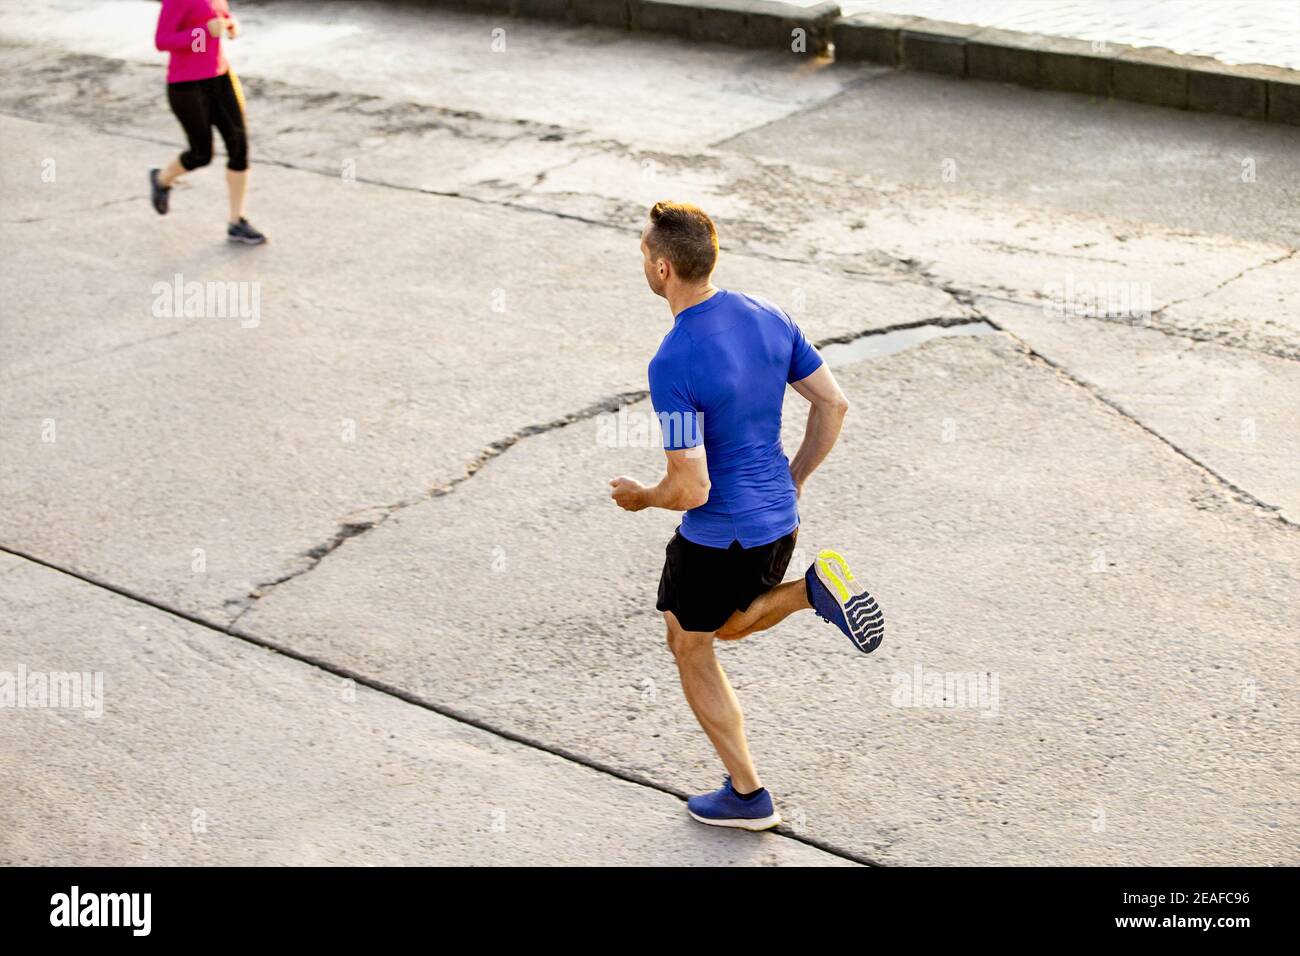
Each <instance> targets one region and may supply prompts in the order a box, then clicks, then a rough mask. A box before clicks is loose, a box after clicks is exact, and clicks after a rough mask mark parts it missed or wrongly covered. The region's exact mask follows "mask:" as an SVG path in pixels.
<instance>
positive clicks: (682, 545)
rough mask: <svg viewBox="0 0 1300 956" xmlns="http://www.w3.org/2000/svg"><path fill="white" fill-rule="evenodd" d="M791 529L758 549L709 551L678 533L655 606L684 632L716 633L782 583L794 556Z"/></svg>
mask: <svg viewBox="0 0 1300 956" xmlns="http://www.w3.org/2000/svg"><path fill="white" fill-rule="evenodd" d="M798 534H799V529H798V528H795V529H794V530H793V531H791V532H790V533H789V534H787V535H786V536H785V537H784V538H778V539H777V540H775V541H773V542H772V543H770V544H761V545H759V546H758V547H756V548H742V547H741V546H740V542H739V541H733V542H731V547H729V548H710V547H706V546H705V545H702V544H696V543H695V542H694V541H687V540H686V539H685V538H683V537H682V533H681V530H680V529H679V530H678V531H677V533H676V534H675V535H673V539H672V540H671V541H669V542H668V547H667V548H666V549H665V554H666V558H665V560H664V573H663V575H662V576H661V577H660V578H659V600H658V602H656V604H655V607H657V608H658V609H659V610H661V611H672V612H673V614H674V615H676V617H677V621H678V623H680V624H681V626H682V627H683V628H685V629H686V630H688V631H716V630H717V629H718V628H720V627H722V625H723V624H725V623H726V622H727V618H729V617H731V615H732V613H733V612H735V611H744V610H746V609H747V608H748V607H749V605H750V602H751V601H753V600H754V598H756V597H758V596H759V595H760V594H762V593H763V592H764V591H770V590H772V588H774V587H776V586H777V585H778V584H780V583H781V579H782V578H784V577H785V569H786V568H787V567H789V565H790V557H791V556H792V555H793V554H794V541H795V538H796V537H797V536H798Z"/></svg>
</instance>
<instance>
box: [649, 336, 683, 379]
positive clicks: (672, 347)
mask: <svg viewBox="0 0 1300 956" xmlns="http://www.w3.org/2000/svg"><path fill="white" fill-rule="evenodd" d="M691 346H692V342H691V337H690V336H689V335H685V334H683V330H682V329H681V328H680V327H679V326H674V327H673V328H672V329H670V330H669V332H668V334H667V335H665V336H664V338H663V341H662V342H660V343H659V348H658V349H656V350H655V354H654V355H653V356H651V358H650V371H651V372H652V373H654V372H659V373H663V372H669V371H673V370H676V369H681V368H682V367H683V366H684V365H685V363H686V362H687V361H688V360H689V359H690V355H691Z"/></svg>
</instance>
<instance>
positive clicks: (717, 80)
mask: <svg viewBox="0 0 1300 956" xmlns="http://www.w3.org/2000/svg"><path fill="white" fill-rule="evenodd" d="M63 7H64V9H65V15H64V16H62V17H51V16H49V15H48V14H46V13H45V11H43V10H40V9H35V8H30V7H28V6H26V5H25V4H21V3H12V2H10V3H6V4H5V5H4V6H3V7H0V32H3V33H5V34H6V35H8V36H10V37H13V38H15V39H19V40H22V41H24V42H28V43H41V44H45V45H50V46H61V47H64V48H73V49H78V50H82V51H84V52H86V53H91V54H94V55H97V56H104V57H109V58H112V59H115V60H130V61H132V62H141V63H149V64H153V65H154V66H155V67H159V66H160V65H161V64H162V62H163V57H162V55H161V54H159V53H158V52H157V51H156V50H154V49H153V43H152V40H153V31H154V26H155V25H156V23H157V18H158V10H157V7H156V6H155V5H154V4H152V3H149V2H146V0H130V2H123V3H119V4H117V5H116V7H115V16H114V17H113V18H112V20H111V21H110V22H108V23H103V24H102V25H101V28H100V29H97V30H94V31H87V30H85V29H84V28H83V27H82V26H81V24H83V23H84V18H79V17H77V16H76V15H75V12H76V11H78V10H81V11H83V12H86V13H89V12H90V11H93V10H94V9H95V4H94V3H93V2H91V0H75V2H73V0H65V3H64V4H63ZM239 15H240V19H241V21H242V22H243V24H244V27H245V29H244V33H243V36H241V37H240V39H239V40H238V50H237V52H238V56H239V59H240V60H241V61H243V62H248V63H255V64H256V71H257V72H258V73H259V75H262V76H266V77H269V78H273V79H291V80H292V82H294V83H297V84H304V85H308V86H313V85H315V86H321V87H325V88H330V89H332V88H336V87H341V88H343V89H347V90H350V91H353V92H363V93H369V94H373V95H378V96H384V97H390V98H395V99H400V100H403V101H409V102H414V103H420V102H433V103H436V104H437V105H439V106H442V107H447V108H450V109H455V110H462V111H473V112H477V113H484V114H490V115H497V116H510V117H515V118H518V119H521V120H527V121H532V122H538V123H560V124H562V125H564V126H569V127H574V128H579V129H593V130H599V131H601V132H602V133H603V134H605V135H610V136H616V137H621V138H625V139H626V138H636V139H638V140H641V141H646V142H655V143H662V144H687V145H692V146H694V145H700V144H703V143H706V142H711V141H713V140H716V139H721V138H725V137H728V136H732V135H735V134H736V133H738V132H740V131H741V130H743V129H745V128H747V127H749V126H751V125H753V124H754V123H755V122H767V121H770V120H773V119H777V118H779V117H782V116H787V115H789V114H790V113H792V112H795V111H797V110H799V109H802V108H805V107H807V106H809V105H811V104H813V103H817V102H822V101H824V100H826V99H829V98H830V97H831V96H833V95H835V94H836V93H838V92H840V91H841V90H842V89H844V88H845V87H846V86H848V85H850V84H852V83H853V82H855V81H857V80H859V79H860V78H861V77H862V76H867V75H871V74H873V73H876V72H879V70H878V69H874V68H871V67H865V66H859V67H854V68H850V69H847V70H836V71H830V70H828V69H827V67H828V66H829V61H826V60H818V59H816V58H813V57H791V56H783V55H781V54H779V53H764V52H758V51H753V50H738V49H735V48H733V47H726V46H713V47H706V48H705V49H706V50H707V52H706V53H705V55H700V48H699V47H698V46H693V45H690V44H684V43H682V42H681V41H680V40H678V39H677V38H674V37H660V36H654V35H637V36H632V35H629V34H628V33H626V32H625V31H617V30H607V29H600V28H596V27H576V26H571V25H568V24H563V23H558V24H557V23H550V22H545V21H537V20H529V19H523V18H520V19H515V18H512V17H509V16H504V15H502V16H493V15H490V14H488V15H485V14H484V12H483V11H477V12H475V11H468V10H467V11H460V10H455V9H439V10H436V11H430V10H427V9H421V8H419V7H411V6H405V7H404V6H402V5H400V4H382V5H381V4H323V5H322V4H319V3H307V2H267V3H259V4H257V5H256V6H247V7H245V8H243V9H241V10H240V11H239ZM430 16H434V17H436V22H437V29H436V30H430V29H427V28H426V26H427V24H428V23H429V22H430V21H429V17H430ZM494 31H501V32H500V33H499V34H497V35H495V36H494ZM376 36H382V37H383V41H384V45H383V55H382V56H378V57H377V56H376V55H375V37H376ZM494 41H496V42H495V44H494ZM579 61H581V63H582V69H581V70H575V69H574V64H575V63H576V62H579ZM236 68H237V69H238V68H239V66H238V63H237V65H236ZM593 75H594V76H601V77H606V78H607V77H612V76H620V77H622V82H621V84H620V85H621V89H622V93H623V98H622V100H621V102H620V103H619V105H618V107H617V108H611V104H610V100H609V96H608V90H607V88H606V86H605V85H604V84H603V83H593V82H591V80H590V78H591V77H592V76H593ZM688 114H689V115H691V116H692V117H694V118H693V120H692V122H691V123H689V124H684V123H682V122H681V116H683V115H688Z"/></svg>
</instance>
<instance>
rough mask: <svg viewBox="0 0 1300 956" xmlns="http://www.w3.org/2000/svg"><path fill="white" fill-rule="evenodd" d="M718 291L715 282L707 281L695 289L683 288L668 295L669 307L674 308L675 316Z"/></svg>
mask: <svg viewBox="0 0 1300 956" xmlns="http://www.w3.org/2000/svg"><path fill="white" fill-rule="evenodd" d="M717 292H718V290H717V288H716V287H715V286H714V285H713V283H711V282H709V283H705V284H704V285H703V286H696V287H695V288H693V289H682V290H681V291H680V292H676V293H674V294H672V295H669V296H666V298H667V299H668V308H670V309H672V310H673V318H674V319H675V318H677V316H679V315H681V313H683V312H685V311H686V310H687V309H689V308H690V307H691V306H693V305H699V304H700V303H701V302H703V301H704V300H705V299H709V298H712V297H713V296H714V295H716V294H717Z"/></svg>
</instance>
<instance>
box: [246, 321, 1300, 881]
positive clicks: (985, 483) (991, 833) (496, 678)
mask: <svg viewBox="0 0 1300 956" xmlns="http://www.w3.org/2000/svg"><path fill="white" fill-rule="evenodd" d="M840 377H841V380H842V381H843V383H844V385H845V387H846V389H847V391H848V394H849V396H850V399H851V400H852V401H853V402H854V408H855V411H853V412H851V413H850V416H849V421H848V424H847V426H846V431H845V435H844V437H843V439H842V440H841V441H842V444H841V445H840V446H839V447H838V448H837V449H836V451H835V452H834V453H833V454H832V456H831V458H830V459H829V460H828V462H827V464H826V465H825V466H824V471H823V472H820V473H819V474H818V475H817V477H816V478H815V479H814V482H813V484H812V485H810V486H809V494H808V501H807V503H806V508H805V523H804V528H803V530H802V532H801V540H800V554H798V555H797V556H796V564H802V563H806V562H807V561H808V560H810V556H811V553H812V552H813V550H814V549H816V548H818V547H821V546H827V545H830V546H835V547H837V548H839V549H841V550H843V551H844V552H845V553H847V554H848V555H849V556H850V558H851V560H853V561H854V563H855V567H857V568H858V569H859V573H860V574H861V575H863V576H864V577H865V579H866V580H867V581H869V582H870V585H871V587H872V590H873V593H876V594H877V595H878V597H879V600H880V602H881V605H882V607H883V608H884V609H885V613H886V616H887V618H888V619H889V621H890V622H891V623H890V631H889V634H888V636H887V638H886V641H885V644H884V646H883V647H882V649H881V650H880V651H879V652H877V653H876V654H874V655H872V656H871V657H866V658H864V657H860V656H858V655H855V654H854V653H853V651H852V649H851V648H850V647H849V646H848V643H847V642H846V641H844V640H843V638H842V636H841V635H839V634H838V632H834V631H833V630H831V629H830V628H829V627H828V626H827V625H824V624H822V623H821V622H819V621H816V620H815V619H813V618H803V619H798V620H795V621H790V622H786V624H783V625H782V626H781V627H780V628H779V629H777V630H775V631H772V632H768V633H765V634H759V635H756V636H755V637H753V638H750V639H746V640H744V641H741V642H738V643H737V644H736V645H729V646H726V647H725V648H724V649H723V650H722V651H721V659H722V660H723V663H724V666H726V667H727V668H728V670H729V673H730V675H731V677H732V680H733V683H734V684H735V685H736V687H737V691H738V693H739V694H740V695H741V699H742V702H743V704H744V705H745V706H746V708H747V711H746V723H747V726H748V728H749V731H750V734H751V746H752V747H753V749H754V751H755V753H756V755H757V759H758V761H759V767H760V770H761V771H762V772H763V773H764V775H765V779H766V781H767V783H768V785H769V786H771V787H773V788H774V791H775V793H776V794H777V796H778V798H779V799H780V801H781V805H782V806H783V807H784V808H785V810H786V816H787V819H797V820H799V821H800V825H801V826H803V827H806V829H807V832H809V833H810V834H812V835H814V836H815V837H817V838H818V839H819V840H822V841H825V842H826V843H827V844H829V845H832V846H836V847H843V848H845V849H851V850H853V851H855V852H858V853H862V854H864V855H866V856H867V857H868V858H871V859H875V860H879V861H881V862H885V863H912V864H916V863H924V864H952V863H994V864H1003V863H1064V862H1072V863H1110V864H1117V863H1124V864H1151V863H1165V864H1171V863H1188V864H1192V863H1207V862H1216V863H1233V862H1239V863H1263V862H1274V863H1283V862H1288V861H1290V862H1294V859H1295V857H1294V846H1295V838H1296V836H1297V829H1296V828H1297V825H1298V824H1297V820H1296V817H1295V814H1294V813H1292V812H1290V811H1289V810H1288V809H1287V805H1286V803H1285V800H1286V799H1287V797H1286V794H1287V793H1288V790H1289V787H1290V783H1289V781H1290V779H1291V777H1292V775H1293V773H1294V768H1295V765H1296V764H1295V761H1296V753H1295V748H1294V746H1293V744H1291V743H1289V742H1288V741H1289V740H1290V737H1289V735H1288V733H1287V731H1286V728H1287V727H1289V726H1294V723H1295V720H1296V717H1297V713H1296V708H1297V705H1296V700H1297V699H1298V698H1297V695H1296V694H1295V693H1294V691H1295V689H1296V688H1295V676H1294V675H1295V673H1296V666H1295V665H1296V664H1297V663H1298V661H1297V659H1296V647H1295V644H1294V640H1293V638H1294V633H1295V624H1296V620H1295V614H1294V609H1293V602H1292V601H1291V598H1290V593H1291V591H1292V590H1293V583H1294V580H1295V576H1296V574H1297V572H1300V538H1297V536H1296V535H1295V534H1294V532H1293V531H1289V530H1287V529H1285V528H1283V527H1281V526H1279V525H1277V524H1276V523H1271V522H1267V521H1261V520H1260V519H1259V517H1258V516H1257V515H1256V514H1255V512H1254V510H1253V509H1251V508H1249V507H1245V506H1243V505H1241V504H1239V503H1238V502H1237V501H1235V500H1234V499H1233V497H1232V496H1231V495H1230V494H1229V493H1227V492H1226V491H1225V489H1223V488H1222V487H1221V486H1219V485H1217V484H1216V483H1215V482H1214V481H1213V480H1211V479H1209V478H1208V477H1207V476H1206V475H1205V474H1204V473H1203V472H1201V471H1200V470H1198V469H1197V468H1195V467H1194V466H1192V465H1191V464H1190V463H1188V462H1187V461H1186V460H1185V459H1182V458H1180V457H1179V456H1177V455H1176V454H1174V453H1173V452H1172V451H1171V450H1170V449H1169V448H1167V447H1166V446H1165V445H1163V444H1161V443H1160V442H1158V441H1156V440H1155V439H1154V438H1152V437H1151V436H1150V435H1148V434H1146V433H1144V432H1142V431H1141V430H1140V429H1139V428H1137V426H1135V425H1134V424H1133V423H1131V422H1129V421H1127V420H1125V419H1124V418H1122V417H1120V416H1119V415H1117V414H1115V413H1114V412H1113V411H1112V410H1110V409H1109V408H1107V407H1106V406H1104V405H1103V404H1101V403H1100V402H1098V401H1097V400H1096V399H1094V398H1093V397H1092V396H1091V395H1090V394H1089V393H1088V392H1086V391H1085V390H1084V389H1081V388H1079V387H1078V386H1077V385H1075V384H1074V383H1072V382H1070V381H1069V380H1068V379H1066V378H1065V377H1063V376H1061V375H1060V374H1058V373H1057V372H1056V371H1055V370H1053V369H1051V368H1050V367H1049V366H1047V365H1045V364H1042V363H1039V362H1037V361H1036V360H1034V359H1033V358H1032V357H1030V356H1028V355H1026V354H1025V353H1023V352H1022V351H1020V350H1019V348H1018V347H1016V346H1015V345H1013V344H1012V343H1011V342H1010V341H1009V340H1007V339H1006V338H1005V337H1001V336H985V337H979V338H963V339H941V340H936V341H933V342H930V343H928V344H926V345H923V346H921V347H919V348H917V349H914V350H911V351H908V352H903V353H900V354H898V355H895V356H891V357H890V358H887V359H884V360H881V361H878V362H872V363H864V364H861V365H857V366H849V367H845V368H842V369H840ZM798 404H799V402H798V400H797V399H792V401H791V404H790V405H789V406H788V408H787V447H790V443H792V442H793V441H794V440H795V438H796V432H797V429H798V427H799V425H800V423H801V421H802V416H800V415H799V414H798V411H799V409H798ZM641 409H642V410H643V409H644V406H641ZM607 427H609V423H607ZM597 429H598V423H595V422H593V423H589V425H588V427H579V426H574V427H570V428H566V429H563V430H560V431H554V432H549V433H547V434H543V435H538V436H536V437H534V438H532V439H530V440H528V441H527V442H525V443H521V444H520V445H518V446H517V447H516V448H515V449H513V450H512V451H511V452H510V454H508V455H505V456H502V457H500V458H498V459H496V460H494V461H493V462H492V463H491V464H489V465H488V466H487V467H485V468H484V469H483V470H482V471H481V472H480V473H479V474H478V475H477V476H476V477H475V478H474V479H473V480H472V481H470V482H467V483H465V484H463V485H461V486H460V487H459V488H458V489H457V490H456V492H455V493H453V494H451V495H447V496H445V497H441V498H438V499H435V500H433V501H430V502H427V503H423V504H420V505H417V506H415V507H412V508H409V509H406V510H404V511H402V512H399V513H397V514H395V515H394V516H393V517H392V518H391V519H390V520H389V521H388V522H386V523H385V524H384V525H383V526H382V527H380V528H378V529H376V530H375V531H373V532H370V533H368V534H366V535H363V536H361V537H358V538H356V539H353V540H350V541H348V542H347V543H346V544H345V545H344V546H343V547H341V548H340V549H339V550H338V551H336V552H335V553H334V554H332V555H331V556H330V557H329V558H327V559H326V560H325V561H323V562H322V563H321V564H320V566H319V567H318V568H317V569H316V570H315V571H313V572H312V573H311V574H309V575H306V576H303V577H301V578H298V579H296V580H294V581H292V582H289V583H287V584H285V585H283V586H281V587H280V588H277V589H275V590H274V591H273V592H272V593H270V594H269V595H267V596H266V597H265V598H264V599H262V600H261V601H259V602H257V603H256V604H255V605H254V606H253V608H252V610H251V611H249V612H248V614H246V615H245V617H244V618H243V619H242V621H241V624H240V626H241V628H245V629H247V630H248V631H249V632H251V633H255V634H257V635H258V636H259V637H262V638H265V639H268V640H272V641H275V642H278V643H280V644H282V645H284V646H286V647H289V648H292V649H293V650H294V651H296V652H299V653H304V654H310V655H313V656H317V657H320V658H322V659H325V660H329V661H331V662H337V663H338V664H340V665H342V666H345V667H348V668H355V669H357V670H359V671H362V672H364V673H367V674H374V675H378V676H379V677H380V678H381V679H383V680H385V681H389V682H392V683H393V684H395V685H397V686H400V687H402V688H404V689H407V690H409V691H410V692H412V693H415V694H418V695H422V696H427V697H429V698H430V699H436V700H440V701H444V702H446V703H447V704H448V705H449V706H454V707H456V708H458V709H460V710H462V711H463V712H465V713H468V714H471V715H474V716H477V717H480V718H483V719H490V720H492V721H494V722H496V723H497V724H499V725H502V726H506V727H509V728H510V729H512V730H514V731H516V732H520V733H525V734H529V735H535V736H537V737H542V738H545V739H549V740H556V741H563V743H564V746H566V747H569V748H572V749H575V750H578V751H581V752H584V753H589V754H591V755H592V756H593V757H594V758H598V759H600V760H602V761H608V762H609V763H611V764H613V765H616V766H619V767H623V768H625V769H627V770H628V771H633V772H636V773H640V774H644V775H646V776H648V777H650V778H651V779H654V780H656V781H660V782H663V783H672V784H676V785H682V786H686V787H688V788H699V787H702V786H705V785H707V784H709V783H710V781H711V779H712V778H713V777H714V776H715V775H716V773H717V772H718V771H717V769H716V758H715V757H714V756H713V755H712V753H711V751H710V750H709V747H708V744H707V742H706V741H705V739H704V738H703V737H702V735H700V734H699V732H698V729H697V728H696V726H695V723H694V720H693V718H692V716H691V714H690V711H689V709H688V708H687V707H686V705H685V703H684V701H683V700H682V698H681V694H680V690H679V688H678V685H677V682H676V677H675V671H674V670H673V667H672V663H671V659H670V656H669V654H668V652H667V649H666V647H665V645H664V642H663V635H662V624H661V622H660V619H659V615H658V614H657V612H655V611H654V608H653V605H654V582H655V580H656V577H657V574H658V570H659V566H660V564H661V563H662V548H663V545H664V543H665V542H666V541H667V539H668V537H669V536H670V535H671V532H672V528H673V524H674V521H673V518H672V517H671V516H670V515H667V514H659V513H642V514H639V515H626V514H624V513H622V512H619V511H618V510H617V509H615V508H614V507H613V506H612V504H611V503H610V502H609V501H608V500H607V498H606V494H605V489H604V481H605V479H606V478H608V477H609V476H611V475H613V474H617V473H620V472H622V473H629V474H633V475H640V476H642V477H643V478H650V477H652V476H653V474H654V472H655V471H656V470H657V469H658V468H659V461H658V460H659V458H661V455H660V453H659V452H658V451H657V450H655V449H653V448H648V449H646V448H608V447H604V445H603V444H602V439H601V433H600V432H599V431H598V430H597ZM610 434H614V435H617V434H619V433H618V432H617V431H613V432H607V433H606V437H608V435H610ZM627 434H628V435H633V434H635V432H633V431H627ZM538 476H546V477H545V480H544V482H542V485H541V486H540V487H539V486H538ZM525 487H527V488H530V489H532V490H531V491H530V493H529V494H527V495H524V494H521V489H523V488H525ZM1117 489H1123V491H1122V493H1120V492H1118V491H1117ZM846 503H851V504H846ZM794 573H797V572H796V571H792V572H791V574H792V576H793V574H794ZM918 667H920V668H921V672H922V674H923V675H928V674H937V675H940V678H942V677H943V676H944V675H955V674H963V675H965V674H971V675H975V674H987V675H995V676H997V678H998V681H999V688H1000V696H999V698H998V701H999V702H998V705H997V713H996V715H993V716H987V717H986V716H982V713H984V712H988V711H989V709H990V708H989V707H985V708H984V711H983V712H982V711H981V710H980V709H979V708H978V707H973V706H970V707H964V708H957V707H943V706H919V707H907V706H896V704H897V703H898V696H897V695H898V694H899V693H900V692H901V690H900V688H903V687H905V686H907V684H908V682H911V681H912V679H913V675H914V674H915V673H916V668H918ZM925 680H928V678H925V677H923V678H922V681H921V683H924V682H925ZM917 703H921V699H920V695H919V692H918V700H917ZM939 755H942V756H939ZM1263 807H1267V809H1261V808H1263ZM1099 820H1100V821H1102V823H1101V824H1099V823H1098V821H1099ZM1099 825H1100V826H1101V827H1102V828H1101V829H1097V828H1096V827H1097V826H1099Z"/></svg>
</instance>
